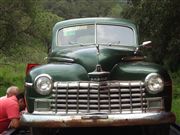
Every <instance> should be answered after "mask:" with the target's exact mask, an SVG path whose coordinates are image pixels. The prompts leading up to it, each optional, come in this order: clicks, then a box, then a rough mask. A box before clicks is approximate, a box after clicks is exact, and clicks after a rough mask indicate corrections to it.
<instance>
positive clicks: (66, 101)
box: [66, 83, 69, 114]
mask: <svg viewBox="0 0 180 135" xmlns="http://www.w3.org/2000/svg"><path fill="white" fill-rule="evenodd" d="M68 90H69V83H67V88H66V114H67V113H68Z"/></svg>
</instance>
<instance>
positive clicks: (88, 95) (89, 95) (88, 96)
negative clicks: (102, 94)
mask: <svg viewBox="0 0 180 135" xmlns="http://www.w3.org/2000/svg"><path fill="white" fill-rule="evenodd" d="M89 98H90V82H88V97H87V100H88V102H87V110H88V113H89V112H90V110H89V102H90V101H89Z"/></svg>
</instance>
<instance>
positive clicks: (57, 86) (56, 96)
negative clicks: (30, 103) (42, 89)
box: [55, 82, 58, 113]
mask: <svg viewBox="0 0 180 135" xmlns="http://www.w3.org/2000/svg"><path fill="white" fill-rule="evenodd" d="M55 93H56V95H55V113H57V99H58V97H57V95H58V82H57V83H56V92H55Z"/></svg>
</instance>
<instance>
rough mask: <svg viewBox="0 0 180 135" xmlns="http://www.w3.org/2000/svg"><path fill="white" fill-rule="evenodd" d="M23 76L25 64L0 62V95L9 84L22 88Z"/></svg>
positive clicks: (4, 92) (3, 93)
mask: <svg viewBox="0 0 180 135" xmlns="http://www.w3.org/2000/svg"><path fill="white" fill-rule="evenodd" d="M24 77H25V64H18V65H15V64H2V63H0V80H1V82H0V95H5V94H6V90H7V88H8V87H9V86H11V85H16V86H18V87H19V88H20V89H21V90H23V86H24Z"/></svg>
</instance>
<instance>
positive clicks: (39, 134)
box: [30, 127, 59, 135]
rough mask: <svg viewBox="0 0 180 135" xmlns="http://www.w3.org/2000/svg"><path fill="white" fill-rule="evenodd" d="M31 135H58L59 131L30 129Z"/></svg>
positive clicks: (53, 129)
mask: <svg viewBox="0 0 180 135" xmlns="http://www.w3.org/2000/svg"><path fill="white" fill-rule="evenodd" d="M30 132H31V135H58V134H59V130H58V129H55V128H34V127H32V128H30Z"/></svg>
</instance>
